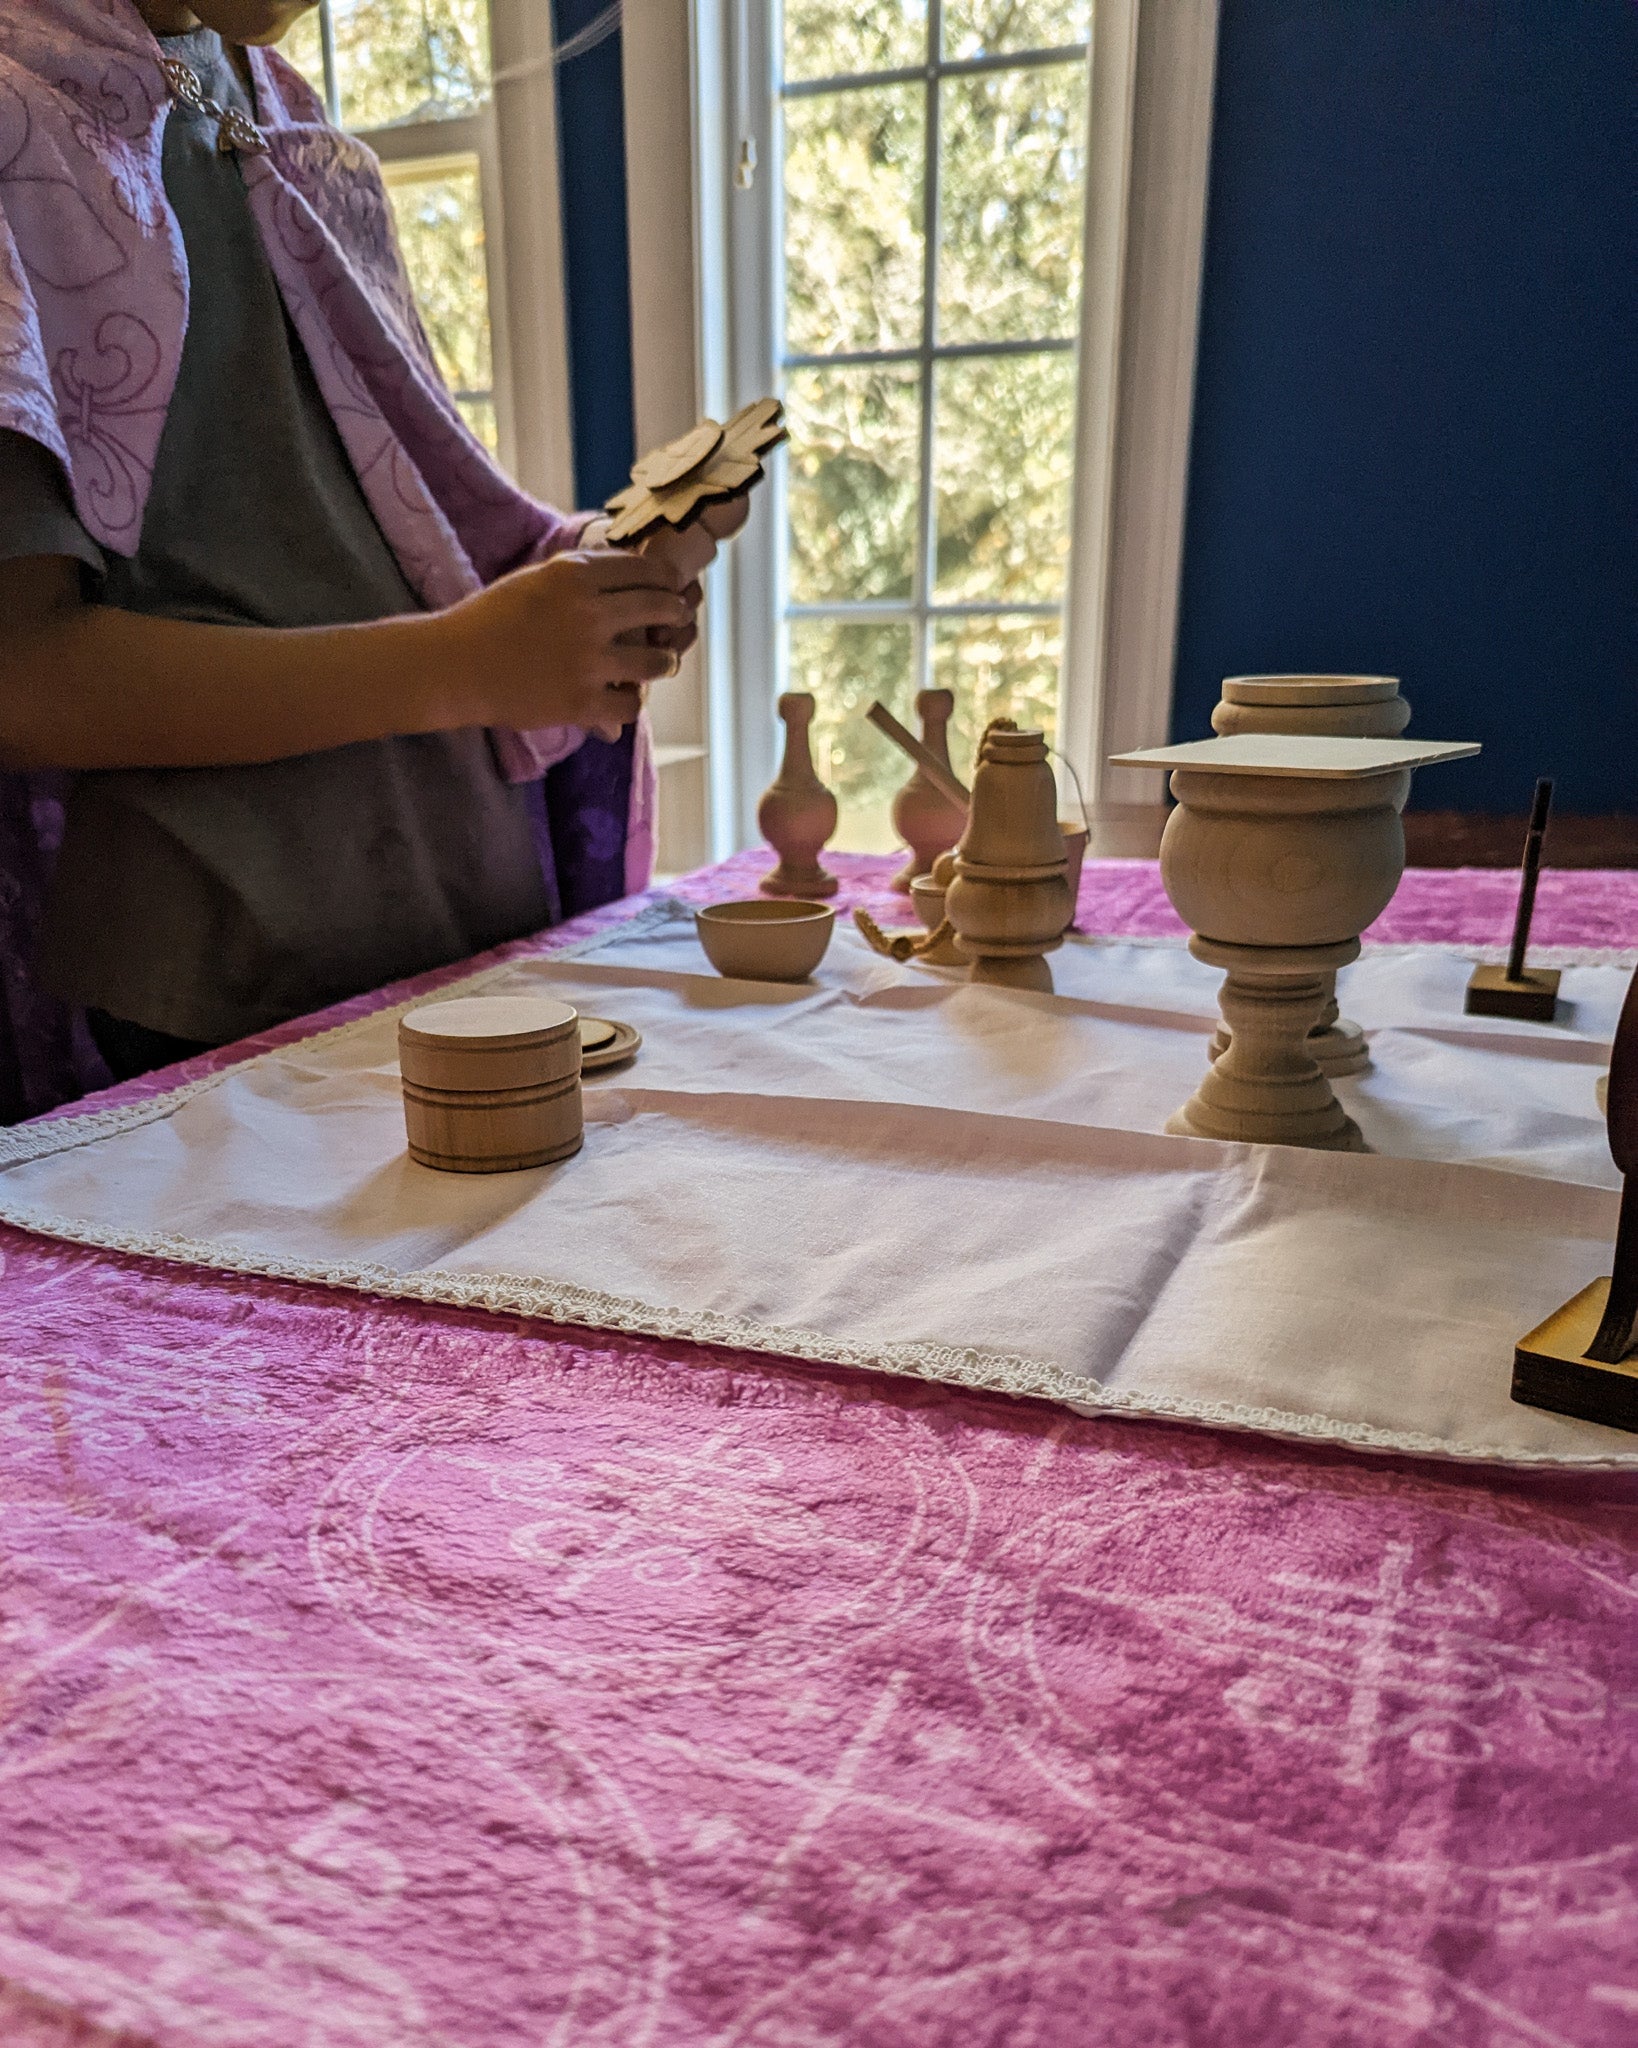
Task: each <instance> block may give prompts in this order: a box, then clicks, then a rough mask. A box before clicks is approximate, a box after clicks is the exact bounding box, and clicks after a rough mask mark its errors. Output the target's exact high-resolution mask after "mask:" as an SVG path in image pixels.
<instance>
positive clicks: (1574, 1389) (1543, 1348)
mask: <svg viewBox="0 0 1638 2048" xmlns="http://www.w3.org/2000/svg"><path fill="white" fill-rule="evenodd" d="M1609 1131H1610V1151H1611V1153H1612V1154H1613V1155H1614V1159H1615V1163H1616V1165H1617V1166H1618V1167H1619V1168H1620V1169H1621V1172H1622V1173H1623V1175H1624V1176H1625V1180H1624V1182H1623V1185H1622V1190H1621V1218H1620V1221H1619V1223H1618V1224H1617V1225H1616V1231H1615V1258H1614V1260H1613V1262H1612V1263H1613V1268H1614V1270H1613V1271H1612V1272H1611V1274H1610V1277H1609V1278H1608V1279H1607V1280H1595V1281H1594V1282H1593V1283H1592V1285H1591V1286H1590V1287H1584V1288H1582V1290H1581V1292H1580V1293H1579V1294H1578V1295H1576V1297H1575V1298H1574V1300H1573V1301H1567V1302H1566V1303H1565V1304H1564V1306H1563V1307H1562V1308H1561V1309H1556V1310H1555V1311H1554V1312H1553V1314H1552V1315H1550V1316H1549V1317H1548V1318H1547V1320H1546V1322H1544V1323H1542V1324H1540V1325H1539V1326H1538V1327H1537V1328H1536V1329H1534V1330H1532V1331H1531V1332H1530V1334H1529V1336H1528V1337H1521V1338H1520V1340H1519V1342H1518V1345H1517V1347H1516V1348H1515V1350H1514V1352H1513V1399H1514V1400H1515V1401H1522V1402H1524V1403H1525V1405H1526V1406H1527V1407H1531V1408H1550V1409H1552V1410H1553V1412H1554V1413H1555V1414H1557V1415H1576V1416H1579V1417H1580V1418H1581V1419H1582V1421H1584V1422H1603V1423H1607V1424H1609V1426H1610V1427H1611V1428H1612V1429H1631V1430H1638V1357H1635V1356H1634V1355H1633V1354H1634V1351H1635V1349H1638V1344H1635V1338H1638V1327H1635V1326H1638V974H1634V976H1633V978H1632V982H1631V984H1630V986H1629V987H1628V989H1627V999H1626V1002H1625V1003H1624V1004H1623V1006H1622V1009H1621V1022H1620V1023H1619V1025H1618V1026H1617V1027H1616V1032H1615V1049H1614V1051H1613V1053H1612V1054H1611V1057H1610V1077H1609Z"/></svg>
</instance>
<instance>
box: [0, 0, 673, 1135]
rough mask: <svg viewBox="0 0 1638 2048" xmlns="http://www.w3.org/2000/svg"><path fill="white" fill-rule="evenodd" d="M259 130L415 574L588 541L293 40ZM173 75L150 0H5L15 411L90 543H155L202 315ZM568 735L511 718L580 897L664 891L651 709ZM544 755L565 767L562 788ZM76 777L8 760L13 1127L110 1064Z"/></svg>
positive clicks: (267, 205) (261, 218)
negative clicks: (80, 909) (80, 928)
mask: <svg viewBox="0 0 1638 2048" xmlns="http://www.w3.org/2000/svg"><path fill="white" fill-rule="evenodd" d="M248 55H249V59H250V63H251V67H252V73H253V77H254V83H255V88H256V105H257V112H258V116H259V138H258V137H252V138H250V140H249V142H248V144H247V147H246V148H245V149H244V150H242V151H241V153H240V163H241V169H242V171H243V174H244V180H245V187H246V191H247V195H248V198H249V203H250V207H251V212H252V215H253V217H254V219H255V221H256V225H257V228H258V231H259V233H260V235H261V239H262V243H263V246H264V249H265V251H266V254H267V257H268V261H269V264H270V266H271V268H272V271H273V274H274V277H275V278H276V280H277V283H278V286H279V291H280V294H281V296H282V298H283V300H284V303H285V307H286V310H287V312H288V313H289V316H290V319H291V322H292V324H293V326H294V327H295V330H296V332H297V333H298V335H299V336H300V338H301V341H302V343H303V346H304V348H305V350H306V353H307V356H308V359H309V361H310V362H311V365H312V368H313V372H314V376H315V378H316V380H317V383H318V386H319V389H320V391H321V393H322V394H323V397H324V401H325V403H326V405H327V407H328V408H329V411H330V413H331V416H332V418H333V419H334V421H335V424H336V428H337V430H338V432H339V434H340V436H341V439H342V442H343V445H344V446H345V448H346V451H347V455H348V459H349V460H350V462H351V464H352V466H353V469H354V472H355V474H356V475H357V478H358V481H359V485H360V488H361V490H362V491H363V493H364V496H365V498H366V500H367V502H368V504H369V506H370V508H371V510H372V512H373V513H374V515H375V518H376V520H377V523H378V524H379V526H380V528H381V530H382V533H383V534H384V535H385V537H386V539H387V542H388V544H389V546H390V547H391V549H392V552H393V554H394V556H395V557H396V559H397V560H398V562H399V565H400V567H401V568H402V570H403V572H404V575H405V578H406V580H407V581H408V582H409V584H410V585H411V587H412V588H413V589H414V591H415V592H416V594H417V595H418V596H419V597H420V598H421V600H422V602H423V603H425V604H427V605H428V606H429V607H438V606H443V605H447V604H449V603H452V602H454V601H455V600H456V599H458V598H460V597H462V596H465V595H467V594H469V593H470V592H471V591H473V590H475V589H478V588H480V587H481V586H482V585H483V584H485V583H487V582H489V581H491V580H492V579H493V578H495V577H496V576H499V575H502V574H504V573H506V572H507V571H508V570H510V569H513V568H516V567H518V566H520V565H522V564H524V563H527V562H530V561H534V560H539V559H542V558H543V557H545V556H547V555H549V554H551V553H552V552H554V551H555V550H557V549H560V548H562V547H565V546H569V545H572V544H573V542H574V540H575V538H576V537H577V535H578V532H579V530H580V522H579V521H578V520H574V519H566V518H564V517H563V516H562V515H561V514H558V513H556V512H554V511H552V510H551V509H550V508H549V507H547V506H544V505H542V504H540V503H539V502H538V501H536V500H535V499H533V498H531V497H529V496H528V495H527V494H526V493H525V492H523V491H521V490H519V489H518V487H517V486H516V485H515V484H514V483H513V482H512V481H511V480H510V479H509V478H508V477H506V476H505V475H504V473H503V472H502V471H501V470H500V469H499V468H498V467H497V466H496V465H495V463H494V462H493V461H492V459H491V458H490V456H489V455H488V453H487V451H486V450H485V449H484V448H483V447H482V446H481V444H480V443H479V442H477V441H476V440H475V439H474V438H473V436H472V435H471V433H470V432H469V431H468V429H467V427H466V425H465V423H464V421H463V420H462V419H461V416H460V414H459V412H458V410H457V409H456V407H455V405H454V402H453V400H452V399H451V398H450V396H449V393H448V391H447V389H446V388H445V386H444V383H443V380H442V378H441V377H440V375H439V373H438V371H437V368H436V366H435V364H434V362H433V360H432V356H431V352H430V349H429V347H428V345H427V341H426V337H425V334H424V332H423V330H422V327H421V324H420V320H419V318H418V316H417V314H416V311H415V307H414V302H413V298H412V295H411V292H410V287H409V282H408V279H407V277H406V275H405V272H404V269H403V264H402V261H401V259H400V257H399V254H398V249H397V244H396V241H395V238H394V234H393V229H392V216H391V210H390V206H389V202H388V199H387V195H386V190H385V187H384V185H383V183H382V180H381V176H380V171H379V167H378V165H377V163H376V160H375V158H374V157H373V156H372V155H371V154H370V152H369V151H368V150H367V149H365V148H364V146H363V145H362V144H360V143H359V142H357V141H355V140H354V139H353V138H351V137H349V136H346V135H343V134H341V133H340V132H338V131H337V130H335V129H334V128H332V127H330V125H329V124H328V123H327V121H326V120H325V118H324V114H323V110H322V109H321V107H320V106H319V105H318V103H317V101H316V100H315V98H314V96H313V94H312V92H311V90H310V88H309V87H308V86H307V85H306V83H305V81H303V80H302V79H301V78H300V77H299V75H298V74H297V73H296V72H295V71H294V70H292V68H291V67H290V66H289V65H288V64H286V63H285V62H284V61H283V60H282V59H281V58H280V57H278V56H277V55H276V54H275V53H273V52H271V51H267V50H260V49H256V50H251V51H249V52H248ZM172 103H173V102H172V97H171V89H170V86H169V83H168V81H167V79H166V76H165V72H164V70H163V68H162V63H161V50H160V46H159V44H158V42H157V41H156V39H155V38H154V36H153V35H152V34H151V32H150V31H149V29H148V28H147V26H146V25H145V23H144V22H143V21H142V19H141V17H140V15H138V13H137V12H136V9H135V7H134V6H133V5H131V4H130V0H30V5H29V7H28V8H27V9H26V10H12V9H7V10H5V12H4V13H3V14H0V427H4V428H9V429H10V430H12V431H13V432H16V433H21V434H24V435H27V436H29V437H30V438H32V439H33V440H35V441H37V442H39V443H40V444H41V445H42V446H43V447H45V448H46V449H48V450H49V451H50V452H51V453H52V454H53V455H54V456H55V457H56V458H57V460H58V461H59V462H60V463H61V464H62V466H63V470H64V474H65V476H66V479H67V481H68V484H69V487H70V490H71V492H72V496H73V500H74V505H75V509H76V511H77V513H78V515H79V517H80V519H81V521H82V523H83V524H84V526H85V527H86V529H87V531H88V532H89V533H90V534H91V536H92V537H93V539H95V540H96V541H97V543H98V544H99V545H100V546H102V547H103V548H105V549H108V550H111V551H113V552H115V553H119V554H127V555H128V554H130V553H132V552H133V551H134V550H135V547H136V545H137V540H138V537H139V535H140V532H141V528H142V518H143V511H144V507H145V505H146V501H147V493H148V487H149V484H150V481H151V478H152V474H153V468H154V461H155V456H156V453H157V450H158V446H159V439H160V434H161V432H162V430H163V427H164V423H165V414H166V409H167V407H168V405H169V402H170V397H171V393H172V390H173V387H174V385H175V382H176V375H177V368H178V364H179V362H180V358H181V350H182V340H183V334H184V330H185V327H186V322H187V307H188V289H189V281H188V276H187V269H186V263H185V259H184V255H183V248H182V240H181V235H180V232H179V230H178V227H177V224H176V221H175V218H174V216H173V214H172V212H171V208H170V206H169V203H168V201H167V199H166V196H165V190H164V185H163V181H162V177H161V147H162V143H163V137H164V128H165V121H166V117H167V115H168V113H169V111H170V107H171V105H172ZM582 737H583V736H582V735H581V734H579V733H578V732H576V731H574V730H573V729H569V728H552V729H547V730H545V731H542V732H538V733H528V734H518V733H500V732H497V733H495V734H493V735H492V739H493V743H494V746H495V751H496V754H497V757H498V759H499V761H500V763H501V765H502V767H503V769H504V771H505V772H506V773H507V775H508V776H509V777H510V778H511V779H513V780H516V781H532V782H533V783H534V789H533V790H532V791H531V797H532V800H533V802H534V804H535V810H536V818H537V839H538V842H539V844H540V847H541V851H542V854H543V860H544V864H545V865H546V867H547V870H548V873H549V874H551V875H552V876H553V877H554V879H555V885H556V889H557V893H558V895H559V897H560V899H561V903H562V907H563V911H564V913H565V914H568V915H573V914H574V913H575V912H576V911H578V910H581V909H584V908H587V907H589V906H591V905H593V904H596V903H598V902H604V901H607V900H609V899H610V898H611V897H614V896H617V895H620V894H621V893H624V892H626V891H629V890H631V889H635V888H640V887H642V886H644V885H645V884H646V882H647V880H648V877H649V874H650V872H651V870H652V864H653V795H654V777H653V766H652V757H651V750H650V748H649V744H648V734H647V730H646V726H642V725H640V726H639V727H637V728H635V729H634V730H633V731H632V732H630V733H629V734H628V735H627V736H626V738H625V740H624V741H623V742H622V743H621V744H620V745H619V746H616V747H608V746H602V745H597V746H589V747H586V746H582V745H581V744H580V742H581V739H582ZM542 771H546V772H545V774H544V780H541V779H540V778H541V776H542ZM61 817H62V813H61V783H60V779H58V778H52V777H45V776H21V775H8V776H4V777H0V1120H11V1119H14V1118H16V1117H18V1116H23V1115H31V1114H36V1113H38V1112H39V1111H41V1110H43V1109H45V1108H48V1107H50V1106H52V1105H53V1104H54V1103H56V1102H60V1101H62V1100H65V1099H67V1098H68V1097H69V1096H71V1095H73V1094H76V1093H79V1092H81V1091H83V1089H85V1088H86V1087H88V1086H94V1085H97V1084H98V1083H99V1082H100V1081H101V1080H102V1079H103V1078H104V1077H103V1076H102V1074H101V1072H100V1070H99V1067H98V1063H97V1061H96V1056H95V1054H94V1052H93V1051H92V1050H91V1048H90V1045H89V1041H88V1039H87V1038H86V1035H85V1033H84V1030H83V1026H82V1025H80V1024H79V1023H78V1021H77V1020H76V1019H75V1018H74V1017H73V1016H72V1015H71V1014H70V1013H69V1012H68V1011H67V1010H66V1009H65V1008H64V1007H63V1006H61V1005H59V1004H57V1003H55V1002H53V1001H52V1000H51V999H50V998H49V997H47V996H46V995H45V994H44V993H43V992H42V991H40V990H39V989H38V988H37V987H36V986H35V984H34V983H33V981H32V979H31V976H30V973H29V961H30V959H31V957H32V952H33V944H34V933H35V929H36V926H37V923H38V918H39V914H40V908H41V904H42V901H43V897H44V892H45V888H46V885H47V883H48V881H49V876H50V871H51V861H52V856H53V853H54V851H55V848H56V845H57V842H58V839H59V837H60V833H61Z"/></svg>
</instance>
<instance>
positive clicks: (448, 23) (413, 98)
mask: <svg viewBox="0 0 1638 2048" xmlns="http://www.w3.org/2000/svg"><path fill="white" fill-rule="evenodd" d="M540 4H541V5H542V6H545V4H546V0H540ZM330 17H331V20H332V21H333V22H334V24H335V37H336V83H337V87H338V89H339V92H340V95H341V119H342V122H343V124H344V125H345V126H346V127H348V128H387V127H391V126H393V125H394V124H396V123H398V122H402V121H436V120H440V119H442V118H444V117H445V116H447V115H450V114H469V113H471V111H472V110H473V108H474V107H476V106H477V105H478V104H479V103H480V102H481V101H483V100H485V99H487V98H488V96H489V0H330Z"/></svg>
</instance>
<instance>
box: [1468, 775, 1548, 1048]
mask: <svg viewBox="0 0 1638 2048" xmlns="http://www.w3.org/2000/svg"><path fill="white" fill-rule="evenodd" d="M1552 808H1553V785H1552V782H1551V781H1550V779H1549V778H1548V777H1547V776H1545V775H1544V776H1543V777H1542V778H1541V780H1540V781H1539V782H1538V783H1537V784H1536V794H1535V800H1534V801H1533V802H1532V804H1531V806H1530V825H1529V829H1528V830H1527V831H1526V833H1525V835H1524V865H1523V870H1522V872H1521V875H1520V878H1519V907H1518V910H1517V912H1516V913H1515V914H1514V918H1513V943H1512V945H1511V946H1510V947H1509V948H1508V953H1507V965H1506V966H1505V967H1475V968H1474V970H1473V973H1472V975H1471V976H1470V977H1469V980H1468V984H1467V999H1466V1001H1465V1002H1464V1004H1463V1008H1464V1009H1465V1010H1466V1011H1467V1013H1468V1015H1469V1016H1471V1017H1528V1018H1532V1019H1533V1020H1534V1021H1535V1022H1537V1023H1540V1024H1550V1023H1551V1022H1552V1021H1553V1016H1554V1013H1555V1012H1556V1011H1557V1009H1558V984H1559V980H1560V976H1559V972H1558V969H1557V968H1556V967H1535V968H1526V966H1525V964H1524V956H1525V954H1526V953H1527V952H1528V951H1529V947H1530V926H1531V923H1532V921H1533V919H1534V917H1535V914H1536V882H1537V879H1538V878H1539V876H1540V874H1541V848H1542V842H1543V841H1544V840H1545V839H1546V837H1547V819H1548V817H1549V815H1550V813H1551V811H1552Z"/></svg>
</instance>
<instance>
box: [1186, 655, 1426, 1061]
mask: <svg viewBox="0 0 1638 2048" xmlns="http://www.w3.org/2000/svg"><path fill="white" fill-rule="evenodd" d="M1410 715H1411V708H1410V706H1409V705H1408V704H1407V703H1406V702H1405V700H1404V698H1403V697H1402V696H1400V694H1399V679H1398V677H1397V676H1225V677H1224V678H1223V697H1222V702H1221V703H1219V704H1218V705H1217V706H1216V708H1215V709H1214V710H1213V712H1212V714H1211V723H1212V730H1213V731H1214V732H1218V733H1222V734H1224V735H1225V736H1227V735H1230V734H1234V733H1248V732H1286V733H1311V734H1313V735H1314V736H1315V737H1316V738H1322V739H1361V740H1396V739H1398V737H1399V735H1400V734H1401V733H1402V732H1403V731H1404V730H1405V728H1406V726H1407V725H1409V724H1410ZM1407 787H1408V785H1407ZM1328 979H1329V982H1330V990H1331V992H1330V994H1329V996H1328V997H1327V998H1326V1003H1325V1008H1324V1009H1323V1010H1322V1011H1321V1012H1320V1020H1319V1022H1318V1023H1317V1024H1316V1025H1315V1026H1314V1028H1313V1030H1312V1031H1311V1032H1310V1033H1309V1035H1308V1036H1309V1047H1308V1049H1309V1051H1310V1052H1311V1053H1312V1054H1313V1055H1314V1057H1315V1059H1316V1060H1318V1061H1319V1064H1320V1068H1321V1071H1322V1072H1324V1073H1327V1074H1330V1075H1332V1076H1333V1077H1334V1076H1336V1075H1339V1074H1362V1073H1363V1072H1364V1071H1365V1069H1366V1068H1367V1067H1368V1066H1369V1065H1370V1064H1371V1051H1370V1047H1369V1046H1368V1045H1367V1044H1366V1042H1365V1034H1364V1032H1363V1031H1362V1030H1361V1029H1360V1028H1359V1026H1358V1025H1357V1024H1356V1023H1354V1022H1353V1020H1352V1019H1351V1018H1345V1017H1344V1016H1343V1015H1342V1013H1341V1011H1340V1010H1339V1009H1338V1007H1337V978H1336V975H1335V974H1334V973H1333V974H1331V975H1330V976H1329V977H1328ZM1228 1042H1229V1031H1228V1027H1227V1025H1224V1026H1222V1027H1221V1028H1220V1029H1219V1031H1218V1033H1217V1036H1216V1037H1215V1038H1214V1039H1213V1040H1212V1042H1211V1050H1210V1057H1211V1058H1212V1059H1214V1060H1215V1059H1220V1058H1221V1057H1222V1055H1223V1054H1224V1053H1225V1052H1227V1050H1228Z"/></svg>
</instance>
